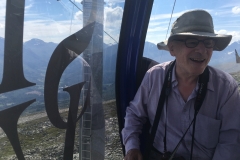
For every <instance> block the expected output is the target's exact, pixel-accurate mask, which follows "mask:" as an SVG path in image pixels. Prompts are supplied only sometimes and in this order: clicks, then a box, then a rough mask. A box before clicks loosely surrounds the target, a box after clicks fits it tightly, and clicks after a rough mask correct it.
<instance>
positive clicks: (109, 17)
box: [104, 6, 123, 43]
mask: <svg viewBox="0 0 240 160" xmlns="http://www.w3.org/2000/svg"><path fill="white" fill-rule="evenodd" d="M122 15H123V8H122V7H119V6H117V7H111V6H106V7H104V31H105V32H107V34H109V35H110V36H111V37H112V38H113V39H114V40H113V39H112V38H111V37H110V36H108V35H107V34H104V41H105V43H115V41H117V42H118V40H119V33H120V27H121V24H122Z"/></svg>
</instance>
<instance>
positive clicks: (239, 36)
mask: <svg viewBox="0 0 240 160" xmlns="http://www.w3.org/2000/svg"><path fill="white" fill-rule="evenodd" d="M215 33H217V34H229V35H232V40H231V42H230V44H232V43H233V42H238V41H240V31H227V30H223V29H222V30H219V31H215Z"/></svg>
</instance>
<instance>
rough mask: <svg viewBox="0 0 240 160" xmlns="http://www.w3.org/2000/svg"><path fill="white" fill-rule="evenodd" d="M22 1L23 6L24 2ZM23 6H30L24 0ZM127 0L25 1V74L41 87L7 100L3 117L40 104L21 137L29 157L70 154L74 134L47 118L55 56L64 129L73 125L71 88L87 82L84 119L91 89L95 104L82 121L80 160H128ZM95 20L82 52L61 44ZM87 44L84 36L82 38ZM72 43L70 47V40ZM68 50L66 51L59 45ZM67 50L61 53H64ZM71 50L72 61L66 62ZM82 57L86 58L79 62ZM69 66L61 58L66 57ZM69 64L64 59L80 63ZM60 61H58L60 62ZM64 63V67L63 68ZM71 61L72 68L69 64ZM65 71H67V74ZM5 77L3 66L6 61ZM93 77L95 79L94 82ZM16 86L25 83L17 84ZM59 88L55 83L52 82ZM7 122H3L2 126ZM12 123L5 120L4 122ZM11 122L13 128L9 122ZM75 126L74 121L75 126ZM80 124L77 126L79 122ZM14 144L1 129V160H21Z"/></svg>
mask: <svg viewBox="0 0 240 160" xmlns="http://www.w3.org/2000/svg"><path fill="white" fill-rule="evenodd" d="M19 2H20V1H19ZM21 2H24V0H21ZM123 5H124V0H117V1H116V0H108V1H107V0H106V1H105V2H104V1H103V0H82V1H79V0H72V1H69V0H61V1H35V0H26V1H25V11H24V12H25V14H24V28H23V29H24V32H23V70H24V76H25V77H26V79H27V80H29V81H31V82H34V83H36V85H35V86H32V87H27V88H22V89H18V90H14V91H10V92H5V93H2V94H0V100H1V101H0V112H2V113H3V111H5V110H6V109H10V108H13V107H14V106H17V105H18V104H21V103H24V102H26V101H29V100H32V99H36V101H35V102H34V103H32V104H31V105H29V106H28V107H27V108H26V109H25V110H24V112H23V113H22V114H21V116H20V118H19V120H18V125H17V132H18V136H19V141H20V146H21V149H22V152H23V155H24V157H25V158H29V159H50V158H54V159H63V158H64V154H65V153H66V151H65V149H64V148H66V147H65V146H66V145H67V144H66V139H67V138H66V134H67V133H66V132H67V129H66V128H65V129H59V128H58V127H56V126H54V125H53V124H52V122H50V121H49V113H47V112H46V105H45V104H46V103H45V101H46V97H45V98H44V96H46V93H45V91H46V89H45V88H44V85H46V74H47V69H48V66H49V63H50V61H51V59H52V58H53V57H54V54H53V53H54V52H56V53H59V54H64V55H58V54H55V55H56V56H57V57H58V60H57V59H56V63H55V64H56V65H55V68H54V65H53V68H54V70H56V72H52V73H51V74H50V75H49V77H54V76H59V75H58V69H60V70H63V71H62V73H61V75H60V77H59V83H58V82H56V83H57V85H58V89H57V91H56V92H57V106H58V112H59V114H60V117H61V119H62V121H63V124H64V123H67V122H68V121H69V119H68V118H69V115H75V113H74V114H73V113H71V111H69V107H70V101H71V96H70V94H69V93H67V92H66V91H64V89H66V88H69V87H71V86H73V85H75V84H78V83H81V82H85V85H84V86H83V88H82V90H81V93H80V96H79V103H78V107H77V108H78V111H77V114H76V115H79V114H80V113H81V111H82V109H83V106H84V103H85V101H86V97H87V91H88V90H89V88H88V86H89V85H90V86H91V90H90V105H89V107H87V109H86V111H85V114H84V115H83V116H82V118H81V120H80V121H78V122H77V123H76V130H75V139H74V146H73V153H72V155H73V159H86V158H90V159H98V160H100V159H122V158H123V157H122V151H121V146H120V141H119V135H118V134H119V133H118V126H117V125H118V124H117V115H116V108H115V107H116V105H115V88H114V86H115V65H116V54H117V47H118V38H119V33H120V26H121V21H122V14H123ZM5 8H6V4H5V3H2V4H0V12H1V13H2V14H1V17H0V57H2V58H1V60H2V59H3V57H4V41H5V37H4V30H5V28H4V27H5V26H4V24H5ZM92 22H95V26H94V31H93V34H90V33H89V35H90V36H91V41H90V42H89V44H88V45H87V48H86V49H85V50H84V52H81V53H77V50H78V48H81V47H82V45H86V44H83V43H82V44H79V45H77V46H76V47H74V45H75V44H74V43H73V41H76V42H77V41H78V40H80V39H78V38H76V39H72V40H73V41H71V43H65V42H64V43H62V44H61V42H63V41H64V40H65V39H66V38H67V37H69V36H70V35H74V34H75V33H77V32H78V31H80V30H81V29H82V28H83V27H85V26H87V25H88V24H90V23H92ZM80 38H81V37H80ZM69 42H70V41H69ZM60 44H61V45H60ZM59 46H61V47H62V49H59V48H58V47H59ZM66 50H68V52H67V57H64V56H65V54H66V52H65V51H66ZM76 55H80V56H78V57H76ZM60 57H61V58H63V60H61V58H60ZM73 57H74V60H73V61H71V60H69V61H67V60H64V58H73ZM53 59H54V58H53ZM58 62H61V63H62V64H57V63H58ZM65 62H70V63H69V64H68V65H67V64H65ZM64 67H66V68H64ZM0 68H1V69H0V76H1V78H2V74H3V62H2V61H0ZM90 79H91V81H90ZM14 83H18V80H17V79H16V80H15V81H14ZM52 84H55V82H52ZM48 97H50V99H51V97H54V95H53V94H50V95H48ZM2 122H3V121H2ZM3 123H5V122H3ZM6 123H7V122H6ZM74 123H75V122H74ZM74 123H73V124H74ZM12 145H15V144H10V142H9V139H8V138H7V136H6V134H5V133H4V131H3V130H2V129H1V128H0V155H1V158H0V159H16V157H17V156H16V153H15V152H14V150H13V147H12Z"/></svg>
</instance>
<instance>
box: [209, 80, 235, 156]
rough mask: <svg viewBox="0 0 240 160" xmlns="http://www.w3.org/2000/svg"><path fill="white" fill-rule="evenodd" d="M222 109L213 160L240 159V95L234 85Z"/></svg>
mask: <svg viewBox="0 0 240 160" xmlns="http://www.w3.org/2000/svg"><path fill="white" fill-rule="evenodd" d="M229 95H230V96H229V97H228V100H227V101H226V103H225V104H224V105H223V107H222V108H221V111H220V118H221V120H222V125H221V128H220V134H219V142H218V144H217V147H216V150H215V153H214V156H213V160H233V159H234V160H235V159H236V160H237V159H240V95H239V91H238V87H237V85H234V87H233V89H232V92H231V93H230V94H229Z"/></svg>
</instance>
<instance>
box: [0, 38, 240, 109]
mask: <svg viewBox="0 0 240 160" xmlns="http://www.w3.org/2000/svg"><path fill="white" fill-rule="evenodd" d="M57 45H58V44H56V43H52V42H44V41H42V40H40V39H31V40H29V41H27V42H25V43H24V44H23V69H24V75H25V77H26V79H27V80H29V81H30V82H33V83H36V86H33V87H27V88H25V89H21V90H17V91H13V92H9V93H3V94H1V95H0V100H1V104H0V110H1V108H5V107H6V106H7V105H8V104H10V103H9V99H13V100H14V102H13V105H14V104H19V103H21V102H23V101H24V100H27V99H28V100H29V99H34V98H36V99H37V102H35V103H33V105H31V107H29V108H30V109H29V110H30V111H39V110H42V109H44V80H45V74H46V69H47V65H48V62H49V59H50V57H51V55H52V53H53V52H54V49H55V48H56V47H57ZM235 49H237V51H238V52H239V53H240V42H234V43H232V44H230V45H229V46H228V47H227V48H226V49H225V50H224V51H221V52H215V51H214V53H213V55H212V59H211V61H210V65H212V66H214V67H217V68H219V69H222V70H224V71H226V72H229V73H230V72H235V71H239V70H240V64H236V60H235V52H234V50H235ZM117 50H118V44H114V45H107V44H103V99H104V100H110V99H113V98H114V97H115V90H114V89H115V85H114V83H115V72H116V71H115V70H116V60H117ZM3 52H4V38H1V37H0V59H1V60H0V66H1V67H3ZM143 56H144V57H148V58H151V59H153V60H155V61H158V62H159V63H161V62H164V61H170V60H173V59H174V57H172V56H171V55H170V54H169V52H167V51H162V50H158V49H157V46H156V45H155V44H153V43H151V42H145V46H144V53H143ZM83 66H86V65H85V64H84V60H83V59H82V57H81V56H78V57H77V58H76V59H75V60H74V61H73V62H72V63H71V64H70V65H69V66H68V67H67V68H66V69H65V71H64V73H63V75H62V77H61V80H60V83H59V91H58V98H59V102H60V101H61V102H64V105H65V104H66V102H68V101H66V100H67V99H69V95H68V94H67V93H66V92H64V91H63V90H62V89H63V88H64V87H65V86H70V85H73V84H76V83H78V82H82V80H83ZM0 74H1V75H0V76H2V69H0ZM0 78H1V77H0ZM2 104H3V105H2ZM59 105H60V104H59ZM39 106H40V107H39ZM30 111H28V112H30Z"/></svg>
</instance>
